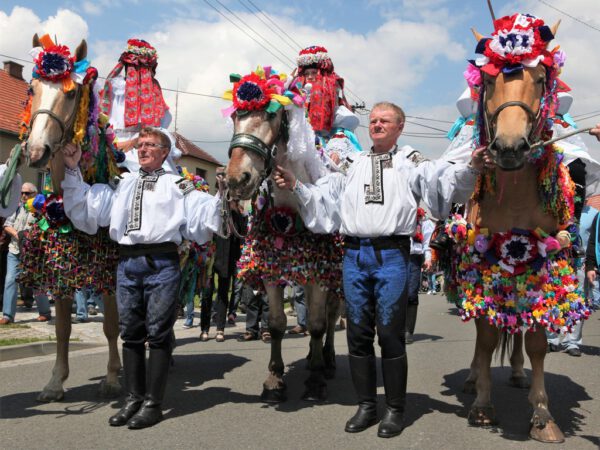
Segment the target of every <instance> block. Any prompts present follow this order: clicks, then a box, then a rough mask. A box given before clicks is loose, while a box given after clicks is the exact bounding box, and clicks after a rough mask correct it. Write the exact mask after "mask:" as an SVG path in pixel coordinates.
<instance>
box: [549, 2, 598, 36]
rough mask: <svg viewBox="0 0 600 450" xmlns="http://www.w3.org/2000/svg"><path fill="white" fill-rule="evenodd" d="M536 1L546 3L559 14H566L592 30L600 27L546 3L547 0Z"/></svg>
mask: <svg viewBox="0 0 600 450" xmlns="http://www.w3.org/2000/svg"><path fill="white" fill-rule="evenodd" d="M538 2H540V3H541V4H543V5H546V6H547V7H548V8H552V9H553V10H555V11H558V12H559V13H561V14H563V15H565V16H567V17H569V18H571V19H573V20H574V21H576V22H579V23H580V24H583V25H585V26H586V27H588V28H591V29H592V30H596V31H600V28H596V27H595V26H593V25H591V24H589V23H587V22H586V21H584V20H581V19H579V18H577V17H575V16H572V15H571V14H569V13H567V12H565V11H563V10H562V9H558V8H557V7H555V6H552V5H551V4H550V3H548V2H546V1H544V0H538Z"/></svg>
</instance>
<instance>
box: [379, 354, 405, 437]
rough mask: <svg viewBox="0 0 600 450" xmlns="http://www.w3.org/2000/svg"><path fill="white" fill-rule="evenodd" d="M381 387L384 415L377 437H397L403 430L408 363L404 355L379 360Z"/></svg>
mask: <svg viewBox="0 0 600 450" xmlns="http://www.w3.org/2000/svg"><path fill="white" fill-rule="evenodd" d="M381 366H382V369H383V386H384V388H385V403H386V405H387V407H386V410H385V415H384V416H383V419H381V423H380V424H379V430H377V436H379V437H382V438H390V437H394V436H398V435H399V434H400V433H402V430H403V429H404V404H405V403H406V378H407V374H408V362H407V360H406V354H404V355H403V356H400V357H398V358H387V359H383V358H382V359H381Z"/></svg>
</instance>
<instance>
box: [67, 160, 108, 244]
mask: <svg viewBox="0 0 600 450" xmlns="http://www.w3.org/2000/svg"><path fill="white" fill-rule="evenodd" d="M61 186H62V188H63V204H64V207H65V213H66V214H67V217H68V218H69V219H71V222H73V225H74V226H75V228H77V229H78V230H81V231H83V232H85V233H88V234H95V233H96V232H97V231H98V228H100V227H107V226H108V225H110V210H111V208H112V202H113V197H114V195H115V192H114V190H113V189H112V188H111V187H110V186H109V185H107V184H99V183H98V184H94V185H92V186H90V185H89V184H87V183H85V182H84V181H83V178H82V176H81V172H80V171H79V169H69V168H65V179H64V180H63V182H62V185H61Z"/></svg>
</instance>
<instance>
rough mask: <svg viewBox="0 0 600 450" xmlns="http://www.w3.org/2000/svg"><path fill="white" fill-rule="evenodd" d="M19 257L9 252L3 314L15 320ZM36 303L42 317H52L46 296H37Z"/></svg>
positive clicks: (19, 270)
mask: <svg viewBox="0 0 600 450" xmlns="http://www.w3.org/2000/svg"><path fill="white" fill-rule="evenodd" d="M19 262H20V259H19V255H15V254H14V253H11V252H8V256H7V257H6V279H5V282H4V306H3V310H2V314H3V315H4V317H6V318H8V319H10V320H11V321H14V320H15V314H16V312H17V288H18V287H19V284H18V283H17V277H18V276H19V274H20V273H21V269H20V268H19ZM35 302H36V303H37V308H38V312H39V314H40V316H47V317H50V302H49V301H48V297H46V295H36V296H35Z"/></svg>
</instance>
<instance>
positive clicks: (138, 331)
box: [117, 253, 181, 349]
mask: <svg viewBox="0 0 600 450" xmlns="http://www.w3.org/2000/svg"><path fill="white" fill-rule="evenodd" d="M180 275H181V272H180V269H179V256H178V255H177V253H163V254H154V255H146V256H129V257H121V259H120V260H119V266H118V267H117V308H118V310H119V330H120V333H121V339H123V341H124V345H126V346H130V345H134V346H135V345H139V344H143V343H144V342H145V341H148V343H149V345H150V348H169V349H170V348H172V345H173V342H172V329H173V325H174V324H175V320H176V319H177V310H176V305H177V301H178V296H177V294H178V291H179V278H180Z"/></svg>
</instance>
